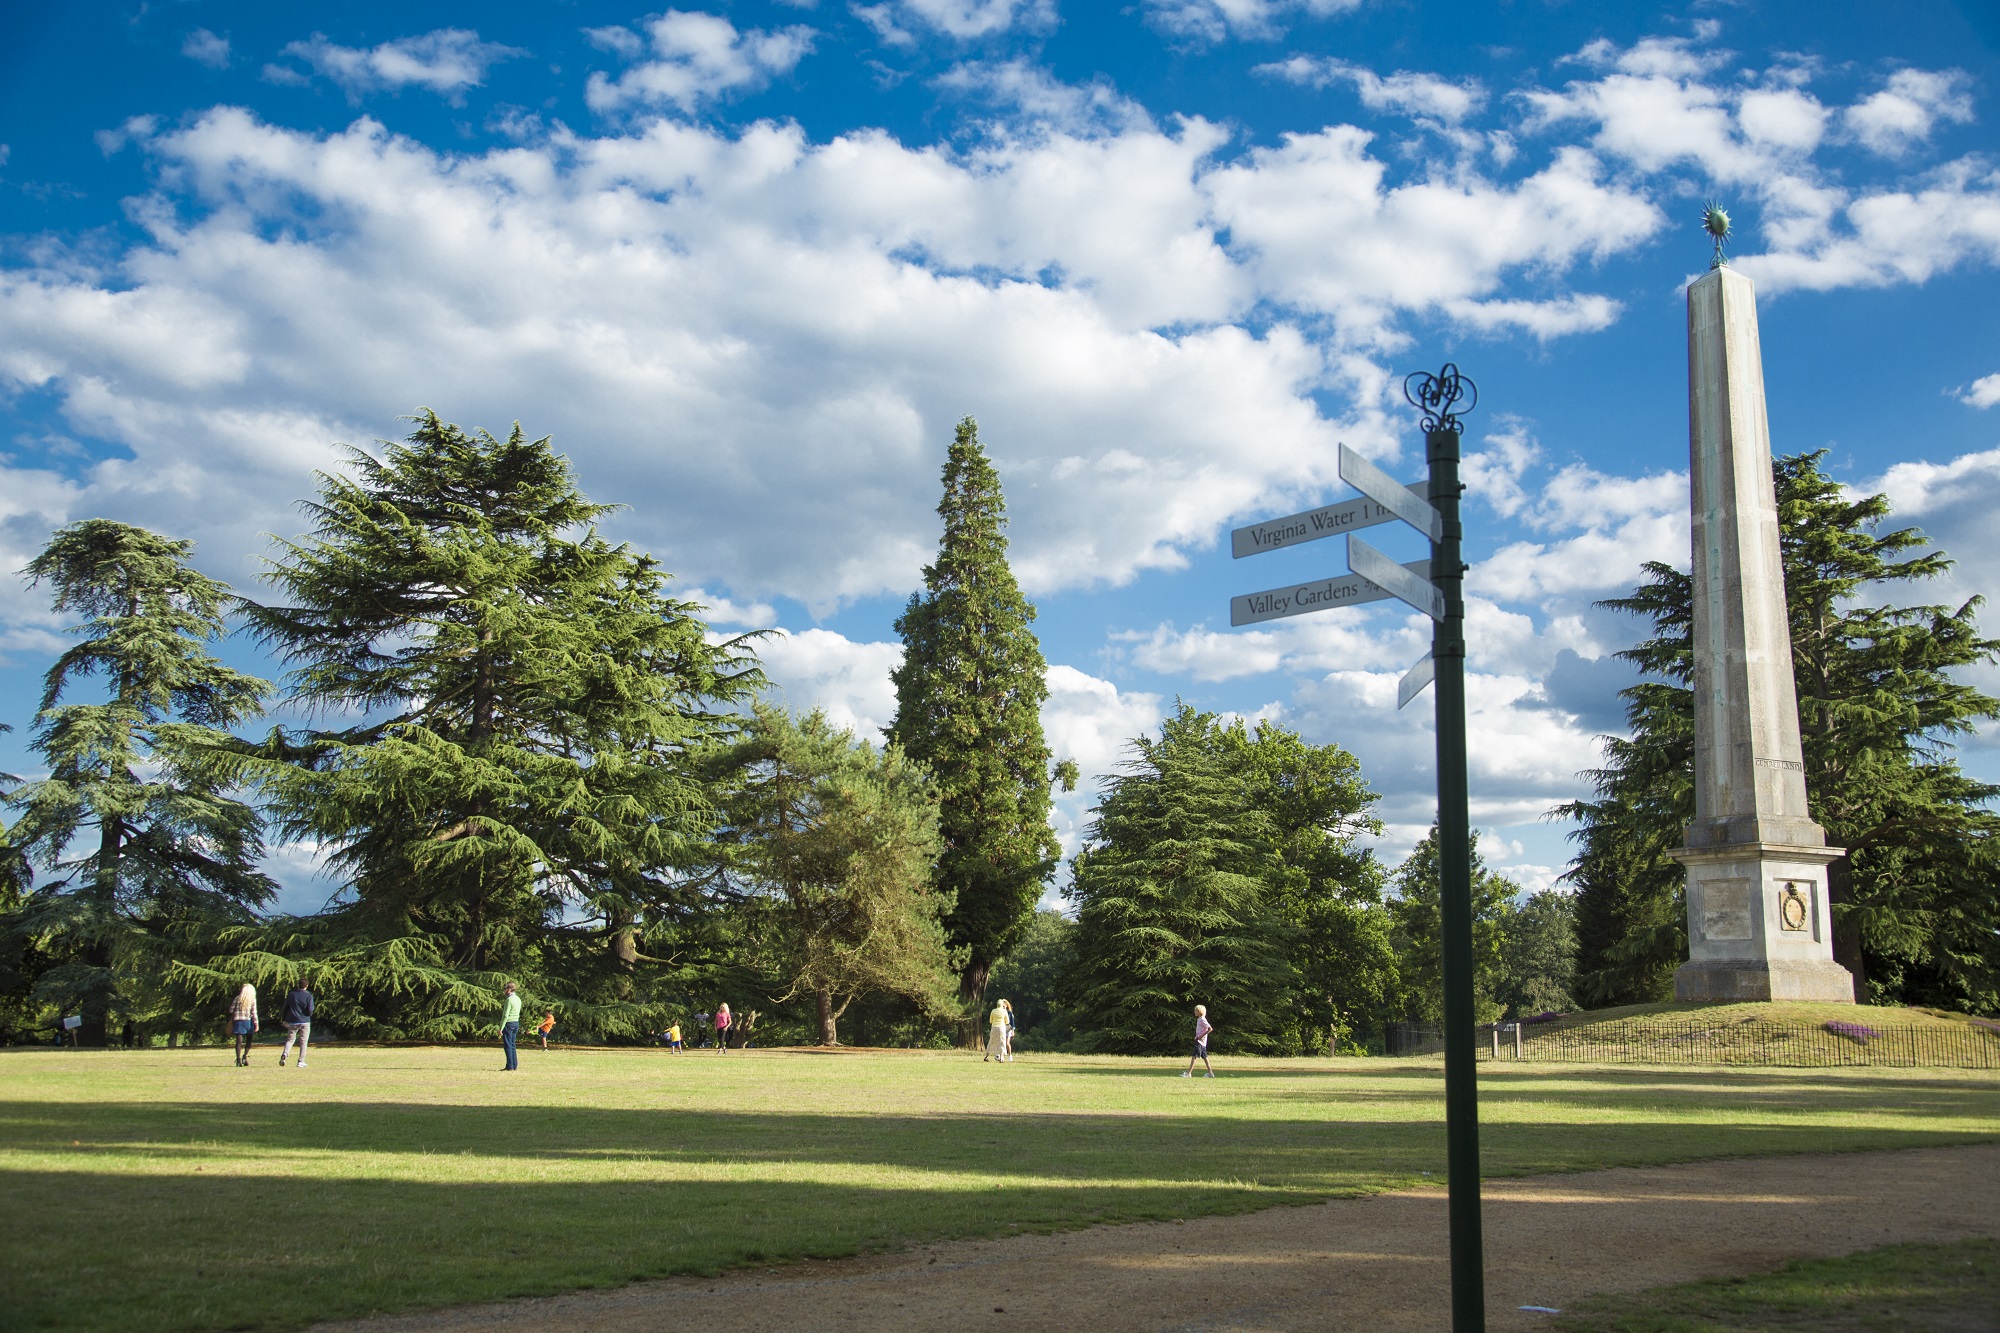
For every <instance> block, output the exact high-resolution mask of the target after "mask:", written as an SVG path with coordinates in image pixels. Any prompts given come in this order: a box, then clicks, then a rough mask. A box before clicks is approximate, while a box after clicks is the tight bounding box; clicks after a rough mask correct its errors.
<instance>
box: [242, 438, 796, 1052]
mask: <svg viewBox="0 0 2000 1333" xmlns="http://www.w3.org/2000/svg"><path fill="white" fill-rule="evenodd" d="M347 460H348V464H349V470H350V475H344V476H341V475H333V476H328V475H322V476H321V478H320V497H319V499H318V500H317V501H315V502H313V503H311V504H309V505H308V506H307V507H306V508H307V512H308V513H309V514H310V515H311V517H312V519H313V521H314V528H313V531H312V533H311V534H310V535H309V536H308V537H306V538H305V539H303V540H301V541H298V542H286V543H282V544H281V549H282V551H283V558H282V559H281V560H280V561H279V562H278V563H277V566H276V568H275V570H274V572H273V574H272V575H271V578H272V581H273V582H274V583H276V584H277V586H278V587H279V588H280V589H281V590H282V591H283V592H284V593H286V594H288V601H287V602H286V603H284V604H279V605H271V606H253V607H251V608H250V615H251V618H252V621H253V623H254V624H255V625H256V627H257V628H258V629H259V630H260V631H261V632H262V634H263V635H264V637H265V638H266V639H267V641H269V642H270V643H271V644H272V646H273V647H274V648H275V649H276V650H277V651H278V652H279V653H280V654H282V655H283V657H284V658H285V659H286V660H287V661H288V662H289V664H290V665H291V667H292V675H291V685H292V699H293V701H294V702H295V703H297V704H301V705H304V706H306V707H309V708H313V709H317V710H320V711H322V712H323V713H327V714H331V715H332V717H333V718H334V719H335V720H336V721H337V722H338V724H339V725H336V726H332V727H327V728H323V729H319V730H314V731H311V732H308V733H305V734H303V735H283V734H280V735H277V736H275V737H274V738H273V739H272V741H271V742H270V744H269V746H268V749H267V754H268V758H267V759H266V760H265V761H264V762H263V763H262V765H261V767H260V768H259V769H258V770H257V771H259V772H260V773H261V775H262V777H263V780H264V781H265V783H266V785H267V788H268V790H269V794H270V797H271V803H272V806H273V809H274V810H275V812H276V813H277V815H278V817H279V819H280V820H281V821H282V823H283V826H284V828H285V829H286V831H287V832H288V833H290V834H291V835H292V836H294V837H297V838H302V839H312V840H315V841H317V842H319V843H320V844H321V845H322V846H324V847H325V848H326V849H327V850H328V851H329V852H330V853H331V859H332V862H333V864H334V866H336V867H337V868H338V869H339V870H340V871H341V872H342V873H343V874H344V875H346V876H347V877H348V878H349V880H350V883H351V886H352V897H351V899H350V900H349V901H348V902H347V903H345V904H344V905H343V906H341V907H340V908H339V909H338V910H337V911H335V912H333V913H331V914H330V915H329V916H327V917H325V918H322V919H318V920H315V921H313V922H311V923H309V924H307V925H306V926H305V928H304V929H302V930H301V932H300V933H299V934H298V935H297V937H296V938H295V939H293V940H292V941H291V942H290V943H289V944H288V943H286V942H285V941H273V945H274V948H273V952H272V955H271V956H270V957H269V958H266V959H263V960H260V961H261V962H263V963H265V964H267V965H268V966H270V967H271V968H273V969H277V970H282V968H283V957H282V955H284V954H285V953H286V952H287V950H288V949H289V950H291V951H292V952H294V953H305V954H309V955H311V956H314V957H316V958H317V959H318V960H319V962H318V965H317V967H316V972H317V974H318V975H319V976H320V977H321V978H322V979H323V983H324V984H325V985H327V986H330V987H333V988H337V989H345V990H347V991H349V992H351V993H352V995H353V997H354V1001H355V1003H354V1004H353V1007H352V1010H351V1017H350V1019H349V1023H348V1026H349V1027H350V1029H365V1028H368V1027H373V1028H374V1030H377V1031H381V1032H383V1033H385V1034H389V1033H405V1034H410V1035H432V1036H449V1035H457V1034H460V1033H463V1032H465V1031H468V1030H469V1029H470V1028H471V1027H472V1026H474V1025H476V1024H477V1023H479V1022H483V1021H484V1020H485V1018H486V1013H487V1010H488V1009H489V1007H490V1004H491V1003H492V1001H493V996H494V994H495V992H496V991H497V986H498V983H499V981H500V980H501V979H502V978H503V977H505V978H509V979H514V980H516V981H518V982H520V983H522V986H523V989H524V990H527V991H529V992H530V993H531V994H533V995H534V996H535V997H536V998H537V999H538V1000H541V1001H544V1002H546V1001H548V1000H551V999H559V1000H561V1001H563V1002H564V1003H565V1006H566V1009H565V1012H566V1016H567V1017H568V1018H569V1019H570V1021H571V1022H572V1024H573V1026H576V1027H578V1028H581V1029H585V1030H589V1029H593V1028H594V1029H596V1030H598V1031H603V1032H630V1031H632V1030H634V1029H635V1026H636V1025H637V1024H639V1023H641V1022H643V1021H645V1019H644V1016H642V1014H641V1012H640V1011H639V1010H638V1009H636V1008H634V1003H635V999H636V998H637V997H635V992H634V980H635V975H634V974H635V972H636V971H637V970H638V969H639V967H640V964H641V963H642V962H643V961H644V960H645V957H646V943H647V941H646V932H647V931H648V929H649V928H650V929H652V930H654V931H656V932H657V931H659V930H660V929H661V927H662V926H663V918H664V917H666V916H668V915H670V913H671V910H672V907H673V904H674V901H675V899H676V895H677V892H678V884H677V877H676V874H675V870H676V867H679V866H682V865H685V864H688V863H689V862H691V861H692V860H693V859H695V858H696V857H698V855H699V854H700V852H701V849H702V847H703V844H704V843H705V841H706V839H707V837H708V834H709V831H710V829H711V828H712V826H713V823H714V818H715V811H714V808H713V805H712V802H711V801H710V798H709V792H708V788H707V786H706V784H705V783H704V782H703V781H701V780H700V778H699V776H698V775H697V773H696V772H695V763H696V761H695V758H694V751H695V750H697V749H699V748H701V747H702V746H704V745H706V744H707V743H708V742H710V741H711V740H712V739H713V738H714V737H715V736H716V735H718V734H719V733H721V732H723V731H725V730H727V729H728V727H729V726H730V719H729V717H728V716H727V708H728V707H729V705H731V704H732V703H734V702H737V701H741V700H743V699H745V698H747V697H748V696H749V694H750V693H751V692H753V691H754V689H755V688H756V686H757V685H758V684H759V683H760V680H761V678H760V677H759V676H758V674H757V672H756V669H755V665H754V662H753V661H752V660H751V659H749V658H748V656H747V650H746V649H745V648H744V647H743V645H742V644H741V643H740V642H738V641H731V642H728V643H723V644H719V645H717V644H711V643H709V642H708V640H707V638H706V636H705V634H704V631H705V629H706V626H704V625H703V623H702V622H701V620H700V618H699V617H698V615H697V614H696V613H697V611H698V608H697V607H695V606H693V605H692V604H689V603H685V602H679V601H675V600H674V599H672V598H670V597H668V596H667V595H666V593H665V591H664V588H665V583H666V575H665V574H664V573H662V572H661V571H660V569H659V568H658V567H657V565H656V564H655V563H654V561H653V560H652V559H651V558H650V557H647V556H644V555H641V554H639V553H637V552H634V551H632V550H630V549H629V548H627V547H624V546H618V545H613V544H611V543H609V542H607V541H605V540H604V539H603V538H601V537H600V536H598V534H597V532H596V529H595V527H594V526H593V525H594V522H595V520H597V519H598V518H599V517H601V516H602V515H603V514H604V513H605V512H606V511H607V510H609V509H611V508H613V507H614V506H609V505H601V504H595V503H592V502H591V501H590V500H588V499H586V498H585V496H584V495H583V493H582V492H581V491H580V490H579V489H578V487H577V484H576V479H575V476H574V474H573V472H572V471H571V468H570V464H569V461H568V460H567V459H566V458H564V457H563V456H562V455H560V454H558V453H556V452H555V451H554V449H552V448H551V447H550V445H549V441H548V440H547V439H546V438H544V439H540V440H532V441H531V440H529V439H528V438H527V437H526V436H525V435H524V434H523V433H522V431H521V429H520V427H519V426H518V425H517V426H516V427H515V428H514V431H513V433H512V435H510V436H509V437H508V438H507V439H505V440H501V439H496V438H495V437H493V436H492V435H489V434H487V433H486V432H484V431H464V430H461V429H459V428H458V427H456V426H453V425H449V424H447V423H445V422H443V421H440V420H439V419H438V418H437V416H436V415H435V414H434V413H430V412H425V413H423V414H422V415H420V416H419V417H418V419H417V429H416V430H415V431H414V432H413V433H412V434H411V436H410V438H409V441H408V443H406V444H395V445H389V446H388V447H387V449H386V450H385V452H384V454H383V455H382V456H381V457H380V458H377V457H375V456H373V455H371V454H369V453H366V452H364V451H362V450H358V449H355V450H349V451H348V455H347Z"/></svg>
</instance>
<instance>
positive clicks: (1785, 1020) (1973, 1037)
mask: <svg viewBox="0 0 2000 1333" xmlns="http://www.w3.org/2000/svg"><path fill="white" fill-rule="evenodd" d="M1511 1054H1512V1051H1511V1049H1510V1043H1508V1042H1506V1041H1505V1040H1504V1039H1503V1044H1502V1057H1503V1058H1505V1057H1506V1056H1508V1055H1511ZM1521 1055H1522V1058H1523V1059H1527V1060H1555V1061H1563V1062H1569V1063H1607V1064H1697V1065H1699V1064H1712V1065H1780V1066H1795V1067H1823V1066H1829V1065H1888V1066H1894V1067H1899V1068H1910V1067H1926V1066H1935V1067H1943V1068H1972V1069H1994V1068H2000V1023H1994V1022H1992V1021H1991V1020H1982V1019H1977V1018H1973V1017H1971V1016H1969V1015H1965V1014H1955V1013H1949V1012H1946V1011H1943V1010H1936V1009H1905V1008H1890V1007H1884V1006H1878V1005H1865V1004H1809V1003H1785V1002H1766V1003H1745V1004H1672V1003H1661V1004H1637V1005H1625V1006H1622V1007H1620V1008H1614V1009H1596V1010H1587V1011H1584V1012H1581V1013H1574V1014H1566V1015H1563V1016H1562V1017H1560V1018H1555V1019H1550V1020H1548V1021H1546V1022H1540V1023H1534V1022H1531V1023H1529V1024H1527V1025H1526V1026H1525V1027H1524V1030H1523V1033H1522V1050H1521Z"/></svg>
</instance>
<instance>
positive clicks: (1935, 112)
mask: <svg viewBox="0 0 2000 1333" xmlns="http://www.w3.org/2000/svg"><path fill="white" fill-rule="evenodd" d="M1970 85H1971V80H1970V79H1968V78H1967V77H1966V76H1965V74H1964V72H1963V71H1961V70H1955V69H1950V70H1923V69H1899V70H1897V71H1896V72H1895V73H1894V74H1891V75H1890V76H1889V81H1888V83H1887V85H1886V86H1884V87H1883V88H1882V90H1881V91H1880V92H1877V93H1874V94H1873V95H1871V96H1869V97H1867V98H1864V99H1863V100H1862V101H1860V102H1857V103H1855V104H1854V105H1853V106H1851V107H1848V108H1847V110H1846V111H1845V112H1843V113H1842V115H1841V120H1842V123H1844V124H1845V125H1846V126H1847V129H1848V131H1849V132H1850V133H1851V134H1853V135H1854V137H1855V138H1856V139H1859V140H1860V141H1861V142H1862V143H1863V144H1864V145H1866V146H1867V147H1868V148H1870V149H1873V150H1874V151H1875V152H1878V153H1881V154H1882V155H1884V156H1885V157H1899V156H1901V155H1902V154H1904V153H1906V152H1908V151H1909V150H1910V149H1911V148H1913V147H1915V146H1916V145H1917V144H1919V143H1921V142H1923V141H1924V140H1925V139H1928V138H1929V137H1930V133H1931V130H1932V129H1933V128H1934V127H1935V126H1936V125H1937V123H1938V122H1939V121H1941V120H1942V121H1950V122H1953V123H1955V124H1961V125H1963V124H1967V123H1969V122H1970V121H1971V120H1972V93H1971V87H1970Z"/></svg>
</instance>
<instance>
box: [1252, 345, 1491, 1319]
mask: <svg viewBox="0 0 2000 1333" xmlns="http://www.w3.org/2000/svg"><path fill="white" fill-rule="evenodd" d="M1403 392H1404V394H1405V395H1406V396H1407V397H1408V398H1409V400H1410V402H1411V404H1412V405H1413V406H1415V407H1416V408H1418V409H1419V410H1420V411H1421V412H1422V413H1423V424H1424V455H1425V459H1426V461H1427V462H1428V463H1429V465H1430V475H1429V478H1428V484H1427V485H1424V486H1407V487H1406V486H1404V485H1402V484H1401V483H1399V482H1397V481H1396V480H1395V479H1394V478H1392V477H1390V476H1389V475H1388V474H1387V473H1385V472H1383V471H1382V470H1381V469H1380V468H1378V467H1376V466H1375V465H1374V464H1373V463H1371V462H1369V461H1368V460H1367V459H1365V458H1363V457H1362V456H1361V455H1359V454H1357V453H1355V452H1354V451H1353V450H1351V449H1349V448H1348V447H1347V446H1346V445H1344V444H1343V445H1342V446H1340V476H1341V480H1343V481H1345V482H1347V483H1348V484H1349V485H1351V486H1353V487H1354V488H1355V489H1356V490H1358V491H1360V492H1361V493H1362V495H1363V496H1364V497H1365V501H1364V502H1353V501H1350V502H1348V503H1346V504H1343V505H1334V506H1328V507H1326V508H1324V509H1320V510H1308V511H1306V513H1304V514H1295V515H1293V516H1291V517H1290V518H1288V519H1277V520H1272V521H1269V522H1265V523H1260V524H1254V525H1252V526H1251V527H1248V528H1239V529H1237V531H1236V533H1234V534H1232V539H1231V546H1232V548H1233V549H1234V550H1235V553H1236V554H1237V555H1238V556H1239V557H1240V556H1244V555H1258V554H1262V553H1263V552H1264V551H1267V550H1279V549H1282V548H1283V546H1285V545H1290V544H1294V543H1296V542H1299V541H1310V540H1313V539H1314V538H1315V537H1318V536H1322V535H1324V536H1333V535H1336V534H1337V533H1338V532H1339V531H1340V529H1342V528H1346V529H1352V528H1355V527H1364V526H1371V525H1373V524H1375V523H1384V522H1390V521H1392V520H1395V519H1400V520H1402V521H1403V522H1405V523H1408V524H1409V525H1410V526H1411V527H1413V528H1415V529H1417V530H1418V531H1419V532H1422V533H1423V534H1424V535H1425V536H1427V537H1428V538H1430V543H1431V558H1430V559H1429V561H1427V562H1415V563H1414V564H1411V565H1403V564H1398V563H1397V562H1396V561H1394V560H1392V559H1390V558H1389V557H1388V556H1386V555H1384V554H1382V553H1381V552H1380V551H1378V550H1376V549H1375V548H1374V547H1373V546H1370V545H1369V544H1368V543H1366V542H1364V541H1362V540H1361V539H1360V538H1358V537H1355V536H1352V535H1348V536H1347V567H1348V570H1349V573H1348V574H1346V575H1344V576H1342V575H1335V576H1334V577H1333V578H1331V579H1320V580H1312V581H1308V582H1305V583H1301V584H1299V585H1297V586H1296V588H1279V589H1272V590H1271V591H1269V592H1265V593H1256V594H1252V595H1251V598H1242V597H1239V598H1236V599H1234V603H1233V604H1232V606H1231V616H1230V620H1231V623H1232V624H1238V625H1241V624H1250V623H1256V622H1258V621H1263V620H1270V619H1275V618H1277V617H1279V616H1287V615H1300V614H1303V613H1305V612H1308V611H1319V610H1331V609H1335V608H1337V607H1340V606H1353V605H1359V604H1361V603H1363V602H1372V601H1380V600H1384V599H1386V598H1389V597H1394V598H1397V599H1399V600H1401V601H1403V602H1406V603H1408V604H1409V605H1410V606H1413V607H1415V608H1416V609H1417V610H1419V611H1421V612H1423V613H1424V614H1425V615H1427V616H1429V617H1430V618H1431V621H1432V628H1431V651H1430V652H1429V653H1428V654H1427V655H1426V656H1425V657H1424V658H1423V659H1422V660H1421V661H1419V662H1417V664H1416V665H1415V666H1413V667H1411V668H1410V670H1409V672H1408V673H1407V674H1406V675H1405V676H1404V677H1403V679H1402V682H1401V683H1400V685H1399V686H1398V688H1397V692H1396V693H1397V704H1396V706H1397V707H1398V708H1401V707H1403V706H1405V705H1407V704H1408V703H1409V702H1410V701H1411V700H1412V699H1414V698H1416V697H1417V695H1419V694H1421V693H1422V692H1423V689H1424V687H1425V686H1426V685H1431V684H1435V686H1436V693H1435V695H1434V698H1435V700H1436V704H1437V779H1438V863H1439V864H1438V870H1439V875H1440V878H1441V880H1442V884H1441V885H1440V888H1441V889H1442V903H1441V909H1442V915H1443V922H1442V925H1443V935H1444V1074H1445V1091H1444V1096H1445V1135H1446V1162H1447V1165H1448V1167H1449V1183H1450V1190H1451V1198H1450V1214H1451V1326H1452V1330H1453V1333H1483V1331H1484V1329H1485V1327H1486V1272H1485V1257H1484V1245H1483V1241H1482V1239H1481V1236H1480V1220H1479V1086H1478V1082H1477V1078H1478V1071H1477V1069H1476V1067H1475V1064H1474V1061H1475V1059H1476V1058H1477V1052H1476V1050H1475V1048H1474V1045H1473V1013H1472V827H1471V813H1470V810H1469V808H1468V793H1467V789H1466V771H1465V561H1464V556H1463V552H1462V550H1461V547H1462V544H1463V538H1464V535H1465V533H1464V527H1463V524H1462V523H1461V522H1460V519H1459V498H1460V496H1461V495H1462V494H1463V492H1464V490H1465V488H1464V486H1463V485H1462V484H1460V482H1459V479H1458V465H1459V443H1460V434H1461V428H1460V425H1459V420H1458V407H1459V403H1460V401H1461V400H1466V401H1465V409H1464V410H1466V411H1470V410H1471V409H1472V407H1473V405H1474V404H1476V403H1477V402H1478V401H1479V391H1478V389H1477V388H1476V387H1475V386H1474V385H1473V383H1472V381H1471V380H1469V379H1467V378H1465V377H1464V376H1463V375H1460V374H1459V373H1458V367H1456V366H1454V365H1450V364H1446V366H1445V367H1444V369H1443V370H1441V371H1439V372H1438V373H1437V374H1435V375H1431V374H1428V373H1419V374H1415V375H1412V376H1410V377H1409V378H1408V379H1407V380H1405V381H1404V385H1403ZM1419 497H1423V498H1419ZM1335 520H1340V521H1335ZM1343 535H1344V534H1343ZM1252 599H1256V600H1255V601H1254V603H1253V602H1252Z"/></svg>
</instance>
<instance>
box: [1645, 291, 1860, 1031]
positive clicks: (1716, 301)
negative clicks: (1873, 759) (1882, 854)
mask: <svg viewBox="0 0 2000 1333" xmlns="http://www.w3.org/2000/svg"><path fill="white" fill-rule="evenodd" d="M1687 301H1688V438H1689V482H1690V485H1691V489H1692V492H1693V520H1694V707H1695V724H1694V727H1695V759H1694V785H1695V817H1694V823H1692V824H1690V825H1689V826H1688V829H1687V836H1686V846H1685V848H1684V849H1683V850H1682V851H1681V852H1679V853H1677V859H1679V860H1680V861H1681V863H1682V864H1683V865H1684V866H1685V867H1686V869H1687V877H1688V879H1687V912H1688V953H1689V961H1688V963H1687V965H1686V966H1684V967H1682V968H1681V969H1680V971H1678V972H1677V973H1675V975H1674V995H1675V998H1676V999H1680V1000H1841V1001H1847V1002H1850V1003H1851V1002H1852V1001H1853V999H1854V981H1853V978H1852V976H1851V975H1850V974H1849V973H1848V972H1847V970H1846V969H1845V968H1843V967H1841V966H1840V965H1839V964H1837V963H1835V962H1834V961H1833V929H1832V926H1833V923H1832V921H1831V919H1830V917H1829V915H1828V909H1827V899H1826V866H1827V863H1828V862H1830V861H1832V860H1833V859H1835V858H1836V857H1838V856H1840V855H1841V852H1840V850H1839V849H1838V848H1830V847H1828V846H1827V845H1826V833H1825V831H1824V830H1823V829H1821V828H1820V826H1819V825H1818V824H1815V823H1814V822H1813V821H1812V817H1811V815H1810V814H1809V813H1808V812H1807V809H1806V775H1805V762H1804V752H1803V749H1802V747H1801V745H1800V743H1799V710H1798V695H1797V691H1796V687H1795V686H1794V684H1793V678H1792V644H1791V627H1790V623H1789V619H1788V617H1787V614H1786V607H1785V574H1784V566H1783V563H1782V560H1781V559H1780V555H1779V550H1778V507H1777V497H1776V494H1775V491H1774V488H1773V485H1772V480H1771V437H1770V426H1769V423H1768V419H1767V417H1766V414H1765V410H1764V366H1763V355H1762V351H1761V349H1760V348H1759V346H1758V340H1757V300H1756V292H1755V289H1754V288H1753V286H1752V285H1751V282H1750V279H1748V278H1746V277H1744V276H1743V275H1742V274H1740V273H1737V272H1735V271H1734V270H1732V269H1729V268H1727V267H1720V268H1716V269H1713V270H1711V271H1710V272H1709V273H1708V275H1707V276H1706V277H1704V278H1702V279H1700V280H1699V281H1698V282H1696V283H1694V284H1693V285H1692V286H1690V287H1689V288H1688V295H1687Z"/></svg>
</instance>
